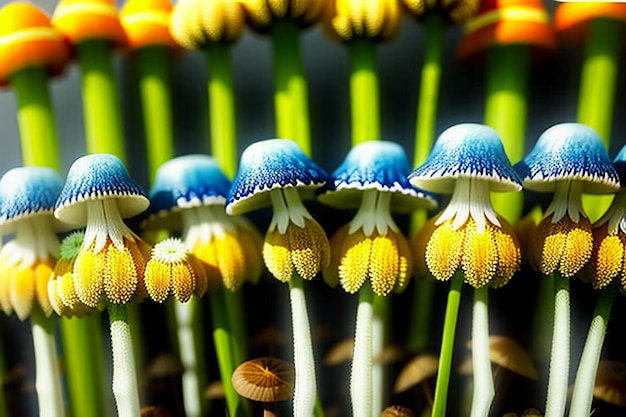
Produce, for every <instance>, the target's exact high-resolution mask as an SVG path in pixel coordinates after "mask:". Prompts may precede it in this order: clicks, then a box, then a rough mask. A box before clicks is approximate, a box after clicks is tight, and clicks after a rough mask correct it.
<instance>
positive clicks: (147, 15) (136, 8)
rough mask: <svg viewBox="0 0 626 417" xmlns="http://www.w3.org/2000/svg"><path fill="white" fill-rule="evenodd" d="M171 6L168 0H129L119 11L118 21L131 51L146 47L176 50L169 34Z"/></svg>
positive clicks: (175, 44) (175, 45)
mask: <svg viewBox="0 0 626 417" xmlns="http://www.w3.org/2000/svg"><path fill="white" fill-rule="evenodd" d="M172 9H173V5H172V3H171V2H170V1H169V0H129V1H128V2H127V3H126V4H125V5H124V7H122V10H120V20H121V23H122V27H123V28H124V31H125V32H126V38H127V45H128V47H129V48H131V49H139V48H143V47H146V46H165V47H168V48H177V46H178V44H177V43H176V42H175V41H174V39H173V38H172V35H171V34H170V29H169V26H170V17H171V15H172Z"/></svg>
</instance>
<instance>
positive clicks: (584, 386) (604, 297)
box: [569, 285, 615, 417]
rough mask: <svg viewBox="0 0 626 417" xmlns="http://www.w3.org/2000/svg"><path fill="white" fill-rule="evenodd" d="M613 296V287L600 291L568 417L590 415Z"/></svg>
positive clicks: (579, 365) (577, 373)
mask: <svg viewBox="0 0 626 417" xmlns="http://www.w3.org/2000/svg"><path fill="white" fill-rule="evenodd" d="M614 295H615V286H614V285H610V286H608V287H606V288H603V289H601V290H600V294H599V296H598V300H597V301H596V306H595V309H594V311H593V319H592V320H591V325H590V326H589V332H588V333H587V340H586V341H585V347H584V348H583V353H582V356H581V358H580V363H579V364H578V371H577V372H576V380H575V382H574V391H573V393H572V403H571V405H570V413H569V417H587V416H589V415H591V403H592V401H593V389H594V387H595V381H596V372H597V371H598V362H599V361H600V354H601V353H602V345H603V344H604V336H605V334H606V329H607V326H608V323H609V318H610V314H611V307H612V306H613V298H614Z"/></svg>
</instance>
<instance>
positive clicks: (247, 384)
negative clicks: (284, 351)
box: [232, 357, 295, 417]
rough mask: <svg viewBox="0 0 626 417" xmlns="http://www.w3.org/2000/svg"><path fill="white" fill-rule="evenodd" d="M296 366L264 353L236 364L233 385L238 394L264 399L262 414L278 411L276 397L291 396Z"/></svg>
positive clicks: (267, 414)
mask: <svg viewBox="0 0 626 417" xmlns="http://www.w3.org/2000/svg"><path fill="white" fill-rule="evenodd" d="M294 380H295V370H294V367H293V365H292V364H290V363H289V362H285V361H283V360H281V359H277V358H272V357H263V358H256V359H251V360H248V361H246V362H244V363H242V364H241V365H239V366H238V367H237V368H236V369H235V371H234V372H233V375H232V383H233V388H234V389H235V391H237V393H238V394H239V395H241V396H242V397H244V398H248V399H250V400H253V401H258V402H261V403H263V415H264V416H266V417H269V416H276V415H278V407H277V405H276V403H277V402H279V401H285V400H288V399H290V398H291V397H292V396H293V388H294Z"/></svg>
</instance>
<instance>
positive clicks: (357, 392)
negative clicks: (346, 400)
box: [350, 285, 374, 417]
mask: <svg viewBox="0 0 626 417" xmlns="http://www.w3.org/2000/svg"><path fill="white" fill-rule="evenodd" d="M373 317H374V307H373V306H372V290H371V288H369V286H368V285H365V286H363V287H362V288H361V289H360V290H359V303H358V306H357V313H356V326H355V334H354V355H353V356H352V372H351V374H350V398H351V399H352V415H353V416H354V417H369V416H372V415H374V414H373V413H372V394H373V379H372V363H373V346H372V319H373Z"/></svg>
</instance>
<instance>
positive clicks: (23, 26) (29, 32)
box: [0, 3, 70, 85]
mask: <svg viewBox="0 0 626 417" xmlns="http://www.w3.org/2000/svg"><path fill="white" fill-rule="evenodd" d="M69 57H70V51H69V46H68V45H67V43H66V42H65V40H64V39H63V35H62V34H61V33H59V32H58V31H57V30H56V29H55V28H54V27H52V25H51V23H50V19H49V18H48V16H46V14H45V13H44V12H43V11H41V10H39V9H38V8H37V7H36V6H34V5H32V4H29V3H11V4H7V5H6V6H4V7H3V8H2V9H1V10H0V85H6V84H8V82H9V80H8V78H9V77H10V76H11V75H12V74H13V73H15V72H16V71H19V70H21V69H24V68H30V67H45V68H46V69H47V70H48V72H49V74H50V75H58V74H60V73H61V72H62V71H63V68H64V67H65V64H66V63H67V62H68V60H69Z"/></svg>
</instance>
